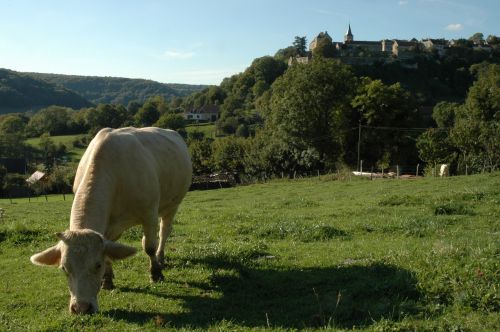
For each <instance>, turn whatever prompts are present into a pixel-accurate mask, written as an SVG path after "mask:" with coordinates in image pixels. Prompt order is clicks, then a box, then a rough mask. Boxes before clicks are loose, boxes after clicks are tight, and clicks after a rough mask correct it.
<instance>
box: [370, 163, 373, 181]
mask: <svg viewBox="0 0 500 332" xmlns="http://www.w3.org/2000/svg"><path fill="white" fill-rule="evenodd" d="M370 180H373V166H372V171H371V173H370Z"/></svg>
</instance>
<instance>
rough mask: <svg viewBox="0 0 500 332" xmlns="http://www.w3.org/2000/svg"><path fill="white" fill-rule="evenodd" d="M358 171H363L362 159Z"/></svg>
mask: <svg viewBox="0 0 500 332" xmlns="http://www.w3.org/2000/svg"><path fill="white" fill-rule="evenodd" d="M359 171H360V172H361V173H363V160H361V162H360V166H359Z"/></svg>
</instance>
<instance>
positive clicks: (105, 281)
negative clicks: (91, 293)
mask: <svg viewBox="0 0 500 332" xmlns="http://www.w3.org/2000/svg"><path fill="white" fill-rule="evenodd" d="M114 277H115V275H114V274H113V267H112V266H111V262H110V261H107V262H106V270H105V272H104V277H103V278H102V285H101V288H102V289H113V288H115V285H114V284H113V278H114Z"/></svg>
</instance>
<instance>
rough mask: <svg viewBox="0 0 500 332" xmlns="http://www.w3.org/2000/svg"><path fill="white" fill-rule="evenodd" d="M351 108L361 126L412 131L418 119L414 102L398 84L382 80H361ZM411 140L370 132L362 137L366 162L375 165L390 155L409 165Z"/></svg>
mask: <svg viewBox="0 0 500 332" xmlns="http://www.w3.org/2000/svg"><path fill="white" fill-rule="evenodd" d="M351 106H352V107H353V108H354V110H355V111H357V114H356V116H355V118H357V119H359V123H360V124H361V125H365V126H370V127H399V128H411V127H414V126H415V124H416V123H417V119H418V118H417V108H416V107H415V103H414V101H413V99H412V98H411V96H410V94H409V93H408V92H407V91H405V90H404V89H403V88H402V87H401V85H400V84H399V83H395V84H392V85H386V84H384V83H382V81H380V80H371V79H369V78H362V80H361V83H360V84H359V86H358V89H357V95H356V96H355V97H354V98H353V99H352V101H351ZM352 125H353V126H354V125H355V123H352ZM408 136H409V135H408V132H405V131H388V130H377V129H376V128H367V129H366V130H364V131H363V133H362V141H361V146H362V154H363V160H366V161H368V162H369V163H371V164H373V163H375V162H377V161H379V160H380V158H382V157H383V156H384V154H386V153H389V155H390V156H391V159H392V160H393V161H396V162H398V163H401V162H408V161H409V159H410V156H411V152H410V151H411V150H412V148H413V147H414V143H413V141H412V140H411V139H408ZM412 161H413V160H412Z"/></svg>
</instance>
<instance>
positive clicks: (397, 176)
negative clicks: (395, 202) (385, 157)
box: [396, 165, 399, 179]
mask: <svg viewBox="0 0 500 332" xmlns="http://www.w3.org/2000/svg"><path fill="white" fill-rule="evenodd" d="M396 179H399V165H396Z"/></svg>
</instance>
